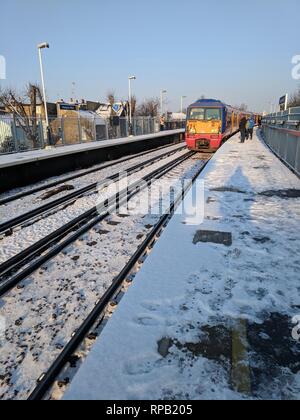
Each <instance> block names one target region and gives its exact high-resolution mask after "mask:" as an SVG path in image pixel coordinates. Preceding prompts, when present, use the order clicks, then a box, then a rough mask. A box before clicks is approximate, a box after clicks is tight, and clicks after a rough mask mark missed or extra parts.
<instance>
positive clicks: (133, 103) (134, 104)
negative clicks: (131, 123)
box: [131, 95, 137, 115]
mask: <svg viewBox="0 0 300 420" xmlns="http://www.w3.org/2000/svg"><path fill="white" fill-rule="evenodd" d="M136 108H137V99H136V96H135V95H133V96H132V97H131V113H132V115H135V114H136Z"/></svg>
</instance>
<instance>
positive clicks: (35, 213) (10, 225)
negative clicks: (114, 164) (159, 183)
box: [0, 148, 184, 235]
mask: <svg viewBox="0 0 300 420" xmlns="http://www.w3.org/2000/svg"><path fill="white" fill-rule="evenodd" d="M182 149H184V148H182ZM177 151H178V150H175V151H173V150H172V151H168V152H165V153H162V154H160V155H158V156H155V157H153V158H151V159H148V160H146V161H145V162H141V163H138V164H136V165H134V166H132V167H131V168H128V169H127V173H126V175H131V174H133V173H134V172H136V171H138V170H142V169H143V168H144V167H145V166H149V165H151V164H153V163H155V162H157V161H159V160H161V159H163V158H165V157H167V156H171V155H172V154H175V153H177ZM118 178H120V173H119V172H117V173H115V174H113V175H111V176H110V180H116V179H118ZM120 179H121V178H120ZM102 183H103V182H102ZM104 183H105V182H104ZM98 187H101V182H94V183H92V184H89V185H87V186H85V187H83V188H80V189H79V190H76V191H73V192H72V193H70V194H66V195H64V196H63V197H60V198H58V199H56V200H53V201H50V202H49V203H46V204H44V205H42V206H39V207H37V208H35V209H33V210H30V211H28V212H25V213H23V214H21V215H19V216H17V217H15V218H13V219H10V220H8V221H6V222H4V223H2V224H0V235H5V234H6V233H10V234H11V233H12V231H13V230H14V229H16V228H17V227H20V226H24V225H25V226H28V224H29V223H30V222H32V223H34V222H35V221H37V220H40V219H41V218H44V217H46V216H47V215H49V212H52V211H54V210H56V211H57V209H59V208H61V206H63V207H66V206H68V205H71V204H73V203H74V200H75V199H78V198H80V197H82V196H84V195H85V194H86V193H87V192H91V191H95V190H97V188H98Z"/></svg>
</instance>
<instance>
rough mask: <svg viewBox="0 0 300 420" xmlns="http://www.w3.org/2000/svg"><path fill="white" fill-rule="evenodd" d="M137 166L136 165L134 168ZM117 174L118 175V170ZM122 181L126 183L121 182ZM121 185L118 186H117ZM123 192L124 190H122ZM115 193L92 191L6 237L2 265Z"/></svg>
mask: <svg viewBox="0 0 300 420" xmlns="http://www.w3.org/2000/svg"><path fill="white" fill-rule="evenodd" d="M186 152H187V151H186V150H185V149H184V150H181V151H179V152H176V153H175V154H173V155H171V156H169V157H167V158H164V159H162V160H158V161H157V162H155V163H154V164H152V165H150V166H147V167H146V168H144V169H143V170H142V171H138V172H136V173H134V174H132V175H131V176H129V177H128V178H127V179H128V183H130V184H131V183H133V182H134V181H136V180H139V179H142V178H143V177H145V176H146V175H147V174H149V173H151V172H152V171H154V170H155V169H157V168H159V167H161V166H163V165H164V164H167V163H168V162H171V161H173V160H174V159H176V158H177V157H180V156H183V155H184V154H186ZM131 166H133V165H131ZM189 166H190V163H188V162H187V163H186V167H189ZM113 173H118V171H115V172H113ZM109 175H110V173H108V172H107V173H106V176H109ZM103 177H104V174H103V173H102V175H99V176H95V174H91V175H90V181H89V184H90V183H91V182H93V183H94V182H97V180H99V182H102V181H103V180H104V178H103ZM121 182H122V181H121ZM117 184H118V183H117ZM120 190H122V188H120ZM111 195H113V194H110V193H109V190H106V191H100V192H97V191H95V192H89V193H87V194H86V195H84V196H83V197H81V198H78V199H77V200H76V201H75V202H74V204H72V205H69V206H68V207H66V208H64V209H62V210H59V211H57V212H55V213H53V214H51V215H50V216H47V218H46V219H40V220H39V221H37V222H36V223H34V224H32V225H30V226H27V227H24V228H22V229H19V230H16V231H15V232H14V233H13V235H12V236H6V237H3V238H2V239H1V240H0V244H1V249H0V263H2V262H4V261H6V260H7V259H9V258H11V257H13V256H14V255H16V254H18V253H19V252H21V251H23V250H24V249H26V248H27V247H29V246H30V245H32V244H33V243H35V242H37V241H38V240H40V239H42V238H43V237H45V236H46V235H49V234H50V233H51V232H54V231H55V230H56V229H58V228H60V227H61V226H63V225H65V224H66V223H68V222H70V221H71V220H73V219H74V218H76V217H78V216H80V215H81V214H83V213H85V212H86V211H87V210H89V209H91V208H93V207H94V206H96V205H97V204H100V203H101V202H102V201H104V200H105V199H106V198H108V197H110V196H111Z"/></svg>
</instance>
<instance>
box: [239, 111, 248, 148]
mask: <svg viewBox="0 0 300 420" xmlns="http://www.w3.org/2000/svg"><path fill="white" fill-rule="evenodd" d="M246 126H247V118H246V117H243V118H242V119H241V121H240V132H241V143H245V139H246V133H247V129H246Z"/></svg>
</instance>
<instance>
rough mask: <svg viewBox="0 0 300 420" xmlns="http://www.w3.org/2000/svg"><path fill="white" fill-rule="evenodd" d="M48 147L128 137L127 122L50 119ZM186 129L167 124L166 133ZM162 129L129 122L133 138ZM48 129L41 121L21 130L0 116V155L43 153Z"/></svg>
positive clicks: (155, 123) (148, 121) (151, 122)
mask: <svg viewBox="0 0 300 420" xmlns="http://www.w3.org/2000/svg"><path fill="white" fill-rule="evenodd" d="M49 125H50V132H51V145H52V146H55V147H59V146H65V145H71V144H79V143H89V142H94V141H103V140H109V139H117V138H123V137H128V136H129V134H131V133H129V125H128V119H127V118H109V119H103V118H101V117H97V116H93V117H86V116H81V115H80V114H78V117H76V116H75V117H74V116H72V117H69V116H66V117H60V118H50V120H49ZM184 127H185V121H169V122H166V123H165V127H164V129H165V130H175V129H180V128H184ZM160 129H161V127H160V123H159V120H158V119H157V118H151V117H137V118H133V120H132V135H134V136H138V135H146V134H152V133H157V132H159V131H160ZM47 138H48V137H47V127H46V124H45V121H44V120H42V119H41V118H37V119H30V121H29V123H28V124H27V125H26V126H24V125H20V124H19V123H18V121H17V120H16V119H15V118H14V117H13V116H5V115H0V154H7V153H17V152H24V151H29V150H36V149H43V148H45V147H46V146H47V145H48V142H47Z"/></svg>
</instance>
